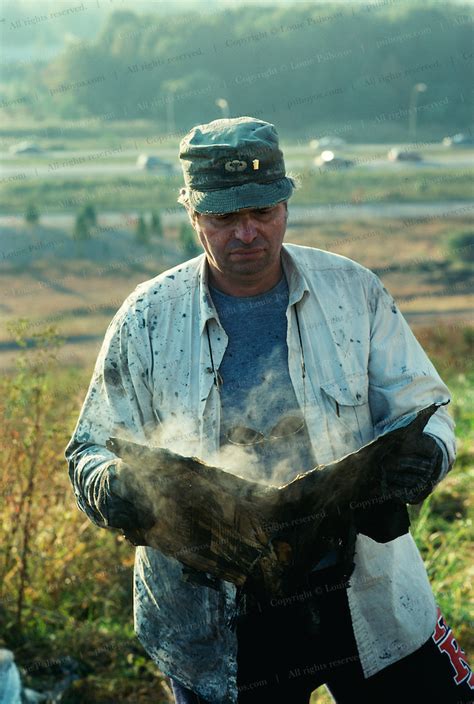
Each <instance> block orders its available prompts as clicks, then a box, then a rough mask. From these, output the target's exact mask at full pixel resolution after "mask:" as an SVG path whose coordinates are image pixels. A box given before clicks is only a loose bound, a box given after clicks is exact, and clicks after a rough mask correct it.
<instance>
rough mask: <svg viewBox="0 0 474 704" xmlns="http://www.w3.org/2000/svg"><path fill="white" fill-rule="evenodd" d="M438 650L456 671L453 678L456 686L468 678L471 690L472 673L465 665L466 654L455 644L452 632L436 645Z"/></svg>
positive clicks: (472, 684)
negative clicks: (447, 658)
mask: <svg viewBox="0 0 474 704" xmlns="http://www.w3.org/2000/svg"><path fill="white" fill-rule="evenodd" d="M438 648H439V650H440V651H441V652H442V653H446V654H447V655H448V657H449V659H450V661H451V665H452V666H453V667H454V669H455V671H456V676H455V678H454V681H455V682H456V684H461V682H463V681H464V680H466V679H467V678H469V679H468V681H467V683H468V685H469V686H470V687H471V689H472V688H473V686H474V677H473V673H472V672H471V668H470V667H469V665H468V663H467V660H466V653H465V652H464V650H463V649H462V648H460V647H459V645H458V644H457V643H456V640H455V639H454V636H453V634H452V631H450V632H449V633H448V635H447V637H446V638H445V639H444V641H443V642H442V643H440V644H439V645H438Z"/></svg>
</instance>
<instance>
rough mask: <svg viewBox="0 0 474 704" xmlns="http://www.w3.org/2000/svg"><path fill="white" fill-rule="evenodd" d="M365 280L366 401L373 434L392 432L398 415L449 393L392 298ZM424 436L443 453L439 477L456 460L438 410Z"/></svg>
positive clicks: (447, 421)
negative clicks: (368, 332) (367, 323)
mask: <svg viewBox="0 0 474 704" xmlns="http://www.w3.org/2000/svg"><path fill="white" fill-rule="evenodd" d="M371 277H372V278H371V282H370V285H369V300H368V305H369V310H370V314H371V343H370V354H369V403H370V410H371V413H372V419H373V423H374V427H375V431H376V435H380V434H381V433H385V432H387V431H389V430H392V429H393V428H395V427H396V426H397V425H398V424H399V422H400V419H401V418H403V417H404V416H406V415H409V414H412V413H413V412H416V411H419V410H421V409H422V408H425V407H426V406H429V405H431V404H432V403H440V402H446V401H448V400H450V393H449V390H448V388H447V386H446V385H445V384H444V383H443V381H442V380H441V378H440V376H439V374H438V372H437V371H436V369H435V367H434V366H433V364H432V363H431V361H430V360H429V358H428V356H427V355H426V353H425V352H424V350H423V348H422V347H421V345H420V344H419V342H418V340H417V339H416V337H415V336H414V334H413V333H412V331H411V329H410V327H409V325H408V323H407V322H406V320H405V319H404V317H403V316H402V314H401V313H400V311H399V309H398V307H397V305H396V304H395V301H394V300H393V298H392V297H391V296H390V294H389V293H388V291H387V290H386V289H385V288H384V286H383V285H382V282H381V281H380V279H379V278H378V277H377V276H375V274H371ZM425 432H426V433H428V434H429V435H431V436H433V437H434V438H435V439H436V440H437V441H438V444H440V446H441V448H442V450H443V452H444V456H445V461H444V465H443V468H442V471H441V474H440V477H439V479H442V478H444V476H445V475H446V473H447V472H448V471H449V469H451V466H452V465H453V462H454V459H455V456H456V443H455V437H454V421H453V420H452V418H451V416H450V415H449V414H448V412H447V410H446V408H445V407H444V406H443V407H441V408H439V410H437V411H436V413H434V414H433V415H432V416H431V418H430V420H429V421H428V423H427V425H426V427H425Z"/></svg>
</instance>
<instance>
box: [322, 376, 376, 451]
mask: <svg viewBox="0 0 474 704" xmlns="http://www.w3.org/2000/svg"><path fill="white" fill-rule="evenodd" d="M320 386H321V403H322V407H323V413H325V415H326V419H327V425H328V429H329V432H330V435H331V438H332V440H333V444H334V443H335V444H336V446H337V451H338V453H340V452H341V451H343V452H344V453H347V452H352V451H354V450H357V449H359V447H361V446H362V445H365V444H366V443H368V442H370V441H371V440H372V439H373V425H372V416H371V413H370V407H369V398H368V377H367V374H352V375H348V376H345V377H340V378H338V379H332V380H330V381H323V382H321V384H320ZM340 445H342V447H340ZM335 449H336V448H335Z"/></svg>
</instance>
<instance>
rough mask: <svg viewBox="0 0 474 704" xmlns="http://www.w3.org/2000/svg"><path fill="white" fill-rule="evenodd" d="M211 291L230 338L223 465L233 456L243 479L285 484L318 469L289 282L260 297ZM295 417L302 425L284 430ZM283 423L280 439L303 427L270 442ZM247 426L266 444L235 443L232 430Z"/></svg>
mask: <svg viewBox="0 0 474 704" xmlns="http://www.w3.org/2000/svg"><path fill="white" fill-rule="evenodd" d="M210 291H211V296H212V300H213V301H214V305H215V307H216V309H217V312H218V314H219V319H220V321H221V323H222V326H223V327H224V330H225V331H226V333H227V336H228V338H229V342H228V346H227V349H226V352H225V354H224V357H223V359H222V362H221V365H220V367H219V373H220V375H221V377H222V381H223V383H222V386H221V394H220V398H221V451H222V453H223V459H224V463H223V466H225V464H226V462H225V460H226V458H227V459H229V458H230V457H232V459H233V460H234V462H235V463H237V464H238V465H239V468H240V470H241V471H240V473H242V475H243V476H246V477H248V478H253V479H257V478H260V479H262V480H269V481H271V483H274V484H283V483H285V482H287V481H289V480H291V479H292V478H293V477H295V476H296V475H297V474H299V473H300V472H303V471H307V470H309V469H312V468H313V467H314V466H315V465H316V461H315V459H314V456H313V452H312V447H311V442H310V439H309V436H308V432H307V429H306V426H305V425H304V424H303V420H304V410H305V409H303V408H301V409H300V407H299V404H298V401H297V398H296V395H295V392H294V389H293V384H292V382H291V378H290V374H289V371H288V347H287V343H286V334H287V319H286V310H287V307H288V296H289V294H288V284H287V281H286V278H285V276H282V278H281V279H280V281H279V283H278V284H277V285H276V286H274V287H273V288H272V289H270V290H269V291H266V292H265V293H262V294H260V295H258V296H245V297H241V296H229V295H227V294H225V293H222V291H219V290H218V289H216V288H214V287H212V286H210ZM289 416H293V417H295V416H299V417H300V419H301V422H300V423H297V422H295V421H294V420H292V421H290V422H289V426H291V428H290V427H289V426H287V427H286V430H282V429H281V426H282V425H283V426H285V420H284V419H286V418H288V417H289ZM282 421H283V423H282ZM277 424H279V428H278V430H277V431H275V432H274V434H275V435H280V434H283V433H285V432H288V430H290V429H291V430H295V429H296V428H298V427H300V426H302V427H301V429H300V430H299V431H298V432H296V433H293V434H292V435H288V434H287V435H285V437H283V438H281V439H274V438H272V439H269V438H268V436H269V435H271V434H272V429H274V428H275V426H277ZM242 426H244V427H245V428H249V429H252V430H255V431H258V433H259V434H263V435H264V436H265V440H264V441H263V442H258V443H257V444H254V445H250V446H246V447H241V446H238V447H236V446H235V445H232V443H229V440H228V438H229V434H230V432H231V430H232V429H235V428H237V427H239V428H241V427H242ZM232 437H233V435H232ZM259 437H260V436H259ZM242 462H244V463H245V471H242V467H243V466H244V465H243V464H242ZM230 464H232V462H230Z"/></svg>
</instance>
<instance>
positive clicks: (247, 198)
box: [66, 117, 472, 704]
mask: <svg viewBox="0 0 474 704" xmlns="http://www.w3.org/2000/svg"><path fill="white" fill-rule="evenodd" d="M180 158H181V161H182V167H183V173H184V179H185V187H184V188H183V189H182V190H181V195H180V198H179V201H180V202H181V203H182V204H183V205H184V206H185V207H186V209H187V211H188V214H189V216H190V219H191V222H192V224H193V227H194V228H195V230H196V233H197V235H198V237H199V240H200V242H201V244H202V246H203V248H204V250H205V252H204V254H202V255H200V256H198V257H196V258H195V259H192V260H190V261H187V262H184V263H183V264H181V265H179V266H177V267H175V268H173V269H171V270H169V271H166V272H164V273H163V274H160V275H159V276H157V277H156V278H155V279H152V280H151V281H148V282H145V283H144V284H141V285H140V286H138V288H137V289H136V291H135V292H134V293H132V294H131V296H129V298H128V299H127V300H126V301H125V303H124V304H123V306H122V307H121V309H120V310H119V311H118V313H117V315H116V316H115V318H114V320H113V321H112V323H111V325H110V326H109V328H108V330H107V334H106V337H105V340H104V344H103V347H102V350H101V352H100V354H99V358H98V360H97V364H96V368H95V371H94V375H93V379H92V382H91V385H90V388H89V391H88V394H87V398H86V400H85V403H84V407H83V409H82V412H81V416H80V418H79V421H78V424H77V427H76V430H75V432H74V435H73V437H72V439H71V442H70V444H69V446H68V448H67V451H66V455H67V458H68V461H69V467H70V476H71V480H72V483H73V486H74V490H75V494H76V498H77V502H78V505H79V507H80V508H81V509H82V510H83V511H84V512H85V513H86V514H87V515H88V516H89V517H90V518H91V520H92V521H93V522H94V523H96V524H97V525H99V526H105V527H116V528H122V529H123V530H124V532H125V534H126V535H128V536H129V537H130V538H131V539H132V540H133V541H134V543H135V544H137V545H139V547H138V548H137V551H136V563H135V627H136V631H137V634H138V637H139V638H140V640H141V642H142V643H143V645H144V647H145V648H146V650H147V651H148V653H149V654H150V656H151V657H152V658H153V660H154V661H155V662H156V663H157V664H158V666H159V667H160V669H161V670H162V672H164V673H165V674H167V675H169V676H170V677H171V678H172V683H173V688H174V691H175V697H176V701H177V702H212V704H231V703H232V704H233V703H234V702H237V701H238V702H267V701H268V702H272V703H273V704H276V702H285V703H287V702H291V703H292V704H299V703H300V702H301V703H302V702H305V703H307V702H308V701H309V697H310V693H311V691H312V690H313V689H315V688H317V687H318V686H319V685H321V684H322V683H326V684H327V685H328V687H329V688H330V690H331V692H332V693H333V696H334V697H335V698H336V700H337V701H338V702H346V701H359V700H363V699H365V700H366V699H367V698H368V699H369V700H371V698H374V700H375V699H377V698H380V700H383V701H392V700H393V701H399V699H400V697H401V696H404V697H405V699H407V697H408V695H407V691H406V682H407V679H410V682H411V685H410V687H411V692H412V693H413V697H414V698H413V701H421V700H422V696H423V700H429V699H430V697H432V698H433V701H434V700H435V699H436V697H439V696H440V695H442V698H443V701H445V702H447V701H461V700H462V699H463V697H465V696H466V694H465V691H468V690H469V687H470V685H469V684H468V679H469V676H470V675H469V670H468V667H467V664H465V662H464V660H462V651H456V652H458V656H457V657H458V660H457V661H456V663H457V664H456V667H457V668H458V669H457V670H456V669H455V666H454V665H453V664H452V661H450V659H449V657H448V656H447V655H446V652H444V653H443V651H442V650H441V649H440V647H441V644H443V643H446V642H447V641H446V638H447V637H448V635H447V634H449V633H451V632H450V631H449V629H448V628H447V627H446V625H445V624H444V622H443V621H442V617H441V616H440V615H439V614H437V610H436V606H435V602H434V598H433V595H432V592H431V589H430V586H429V583H428V580H427V576H426V572H425V569H424V566H423V563H422V561H421V558H420V555H419V553H418V551H417V549H416V546H415V543H414V541H413V539H412V538H411V536H410V534H409V532H404V533H403V534H401V535H399V534H398V533H396V534H394V535H391V536H390V539H389V540H387V539H386V537H385V538H384V540H385V542H382V540H381V539H380V536H379V535H378V532H377V531H378V528H377V525H376V527H375V529H373V528H371V529H370V530H366V529H365V528H364V524H370V521H367V520H365V519H366V517H367V515H370V516H371V520H372V522H373V520H374V517H375V523H376V524H377V522H378V521H379V522H380V523H381V524H383V523H384V521H385V522H386V523H387V516H386V515H384V512H383V511H378V513H377V510H376V509H375V508H374V512H373V513H370V514H369V513H368V514H364V512H363V511H361V512H360V522H359V524H358V527H357V530H358V534H357V538H356V543H355V557H354V563H355V564H354V569H353V571H352V572H351V574H348V572H347V570H345V567H343V566H342V565H343V562H342V552H343V549H344V547H345V546H344V545H342V544H340V542H337V541H334V542H333V543H331V541H330V540H329V541H328V545H327V553H326V556H325V557H324V559H323V560H320V561H319V562H318V563H317V564H315V565H313V566H312V568H311V572H310V573H309V574H308V589H307V590H305V591H304V592H301V593H298V594H295V595H293V597H291V598H288V599H281V600H275V599H269V600H265V599H264V600H263V601H258V602H256V601H255V600H253V601H252V598H251V595H249V599H248V603H247V605H246V607H245V608H243V609H240V610H237V611H236V589H235V587H234V586H233V585H232V584H230V583H228V582H224V581H221V582H219V583H218V584H217V585H216V583H215V582H213V581H212V579H211V578H210V575H206V574H193V573H192V571H190V570H187V569H185V568H184V567H183V565H182V564H181V563H180V562H179V560H178V559H174V558H171V557H167V556H165V555H164V554H163V553H162V552H161V551H160V550H155V549H152V548H150V547H147V546H145V545H143V542H144V541H143V538H142V537H141V536H142V534H141V530H142V529H144V528H147V527H148V526H149V525H150V517H149V516H146V515H143V512H140V511H137V510H136V507H135V506H134V504H133V497H131V496H129V495H127V492H126V491H125V490H124V486H123V483H122V482H121V479H120V477H121V467H122V465H121V461H120V460H119V459H118V458H117V457H116V456H115V455H113V454H112V453H111V452H109V451H108V450H107V449H106V448H105V443H106V440H107V439H108V438H109V437H110V436H112V435H116V436H117V435H118V436H122V437H127V438H129V439H132V440H134V441H136V442H139V443H144V444H149V445H153V446H161V447H167V448H169V449H171V450H173V451H175V452H178V453H180V454H183V455H186V456H191V455H194V456H198V457H200V458H201V459H203V460H205V461H208V462H214V464H220V466H223V467H225V468H227V469H228V470H229V471H236V472H237V473H239V474H244V476H249V477H251V478H254V479H255V478H259V479H260V480H261V481H267V482H271V483H275V484H281V483H283V482H285V481H288V480H290V479H291V478H293V477H294V476H295V475H296V474H298V473H299V472H301V471H305V470H308V469H311V468H312V467H314V466H316V465H317V464H326V463H329V462H331V461H333V460H336V459H338V458H340V457H341V456H343V455H346V454H347V453H349V452H352V451H355V450H357V449H358V448H360V447H361V446H362V445H364V444H366V443H368V442H370V441H371V440H372V439H373V438H374V437H376V436H377V435H380V434H382V433H386V432H387V431H389V430H391V429H394V428H396V427H398V426H399V425H403V423H404V422H405V421H406V419H407V418H408V417H410V416H412V415H413V413H414V412H416V411H418V410H420V409H422V408H424V407H426V406H428V405H430V404H432V403H434V402H440V403H441V402H445V401H446V400H447V399H448V396H449V394H448V390H447V388H446V386H445V385H444V384H443V382H442V381H441V379H440V378H439V376H438V374H437V373H436V371H435V369H434V367H433V365H432V364H431V363H430V361H429V360H428V358H427V357H426V355H425V353H424V352H423V350H422V349H421V347H420V345H419V344H418V343H417V341H416V339H415V338H414V336H413V335H412V333H411V331H410V329H409V327H408V325H407V324H406V322H405V321H404V320H403V318H402V316H401V315H400V312H399V311H398V309H397V307H396V306H395V304H394V302H393V300H392V299H391V297H390V296H389V295H388V293H387V292H386V290H385V289H384V288H383V286H382V285H381V283H380V281H379V280H378V278H377V277H376V276H375V275H374V274H373V273H372V272H370V271H368V270H367V269H365V268H364V267H362V266H360V265H359V264H356V263H355V262H353V261H351V260H349V259H347V258H345V257H341V256H338V255H334V254H330V253H328V252H325V251H321V250H317V249H311V248H307V247H299V246H296V245H283V238H284V235H285V229H286V222H287V215H288V213H287V201H288V199H289V197H290V196H291V194H292V192H293V189H294V185H295V184H294V182H293V180H292V179H291V178H289V177H288V176H286V173H285V166H284V161H283V155H282V152H281V151H280V149H279V146H278V138H277V133H276V131H275V128H274V127H273V125H271V124H269V123H267V122H264V121H262V120H257V119H254V118H250V117H241V118H233V119H226V120H216V121H214V122H211V123H209V124H206V125H199V126H197V127H195V128H194V129H192V130H191V131H190V132H189V134H188V135H186V137H185V138H184V139H183V140H182V142H181V145H180ZM454 457H455V443H454V435H453V422H452V420H451V419H450V417H449V415H448V414H447V412H446V410H445V409H444V408H440V409H439V410H438V411H437V412H436V413H435V414H434V415H433V416H432V418H431V419H430V420H429V422H428V424H427V426H426V428H425V432H424V433H423V436H422V438H421V440H420V442H419V443H418V445H417V446H416V447H406V448H404V451H403V452H402V453H401V455H400V456H399V457H397V458H390V460H389V461H388V462H387V464H386V466H384V467H381V468H380V471H381V476H383V480H384V482H385V484H384V486H385V487H386V490H387V492H392V494H393V496H394V497H396V498H395V499H394V502H393V503H394V505H395V504H396V505H397V506H398V507H400V506H401V505H402V504H403V507H404V506H405V503H406V502H410V503H416V502H419V501H421V500H422V499H423V498H425V497H426V496H427V495H428V494H429V492H430V491H431V490H432V489H433V487H434V486H435V485H436V483H437V482H439V481H440V480H441V479H442V478H443V477H444V476H445V474H446V473H447V471H448V470H449V469H450V468H451V466H452V463H453V461H454ZM400 497H401V498H400ZM389 508H390V506H389ZM387 510H389V509H387ZM390 510H391V509H390ZM403 510H406V509H405V508H404V509H403ZM388 524H389V521H388V523H387V525H388ZM385 527H386V526H385ZM388 527H389V528H390V526H388ZM364 530H365V533H364ZM377 538H379V541H378V540H377ZM198 547H199V546H196V549H198ZM315 614H317V616H315ZM315 620H318V623H317V624H316V625H317V629H318V631H317V632H318V633H319V636H318V638H315V637H314V629H313V626H315ZM235 624H236V625H235ZM435 629H436V630H435ZM433 633H435V636H436V639H435V638H434V637H432V636H433ZM321 634H322V635H321ZM451 637H452V634H451ZM454 644H455V641H454ZM438 646H439V647H438ZM450 648H451V650H450V652H451V653H452V652H454V649H455V645H452V644H451V645H450ZM452 657H453V658H454V657H455V656H454V655H453V656H452ZM428 671H429V673H428ZM428 675H429V676H428ZM413 678H415V681H414V682H412V681H411V680H412V679H413ZM471 684H472V683H471Z"/></svg>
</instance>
